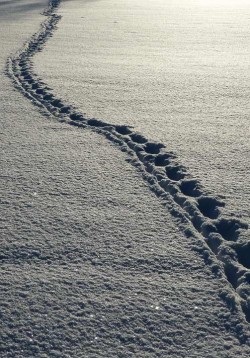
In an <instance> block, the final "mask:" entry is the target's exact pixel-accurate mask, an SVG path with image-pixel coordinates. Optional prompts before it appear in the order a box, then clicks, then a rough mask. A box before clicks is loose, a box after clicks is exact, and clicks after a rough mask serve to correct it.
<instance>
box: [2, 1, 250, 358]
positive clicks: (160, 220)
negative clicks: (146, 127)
mask: <svg viewBox="0 0 250 358" xmlns="http://www.w3.org/2000/svg"><path fill="white" fill-rule="evenodd" d="M94 3H96V4H98V3H99V5H102V3H106V1H105V2H88V1H87V2H84V4H85V6H86V8H88V6H90V7H91V6H93V4H94ZM17 4H18V5H17ZM74 4H75V10H74V11H75V12H78V10H79V9H78V5H79V2H77V1H75V2H74V1H72V2H65V6H68V5H69V6H73V5H74ZM45 5H46V2H45V1H39V2H36V4H35V6H34V3H33V2H32V1H29V0H25V1H23V0H22V1H19V2H18V3H17V2H15V1H8V2H6V1H0V6H1V12H0V21H1V24H0V26H1V28H2V29H3V31H0V40H1V44H2V45H1V54H0V65H1V68H2V71H1V73H0V80H1V89H0V105H1V116H0V121H1V134H0V135H1V141H0V146H1V149H0V150H1V168H2V173H1V181H0V191H1V206H0V210H1V213H0V217H1V224H0V225H1V270H2V276H1V285H2V289H1V292H2V295H1V300H2V303H1V325H2V328H1V332H2V348H1V356H2V357H3V358H5V357H6V358H7V357H25V358H26V357H34V356H36V357H134V356H137V357H158V356H162V357H165V356H171V357H187V356H188V357H210V356H211V357H248V356H249V353H250V349H249V324H248V323H247V322H246V320H245V318H246V316H245V315H244V313H243V311H242V309H241V306H240V304H239V300H240V297H242V296H241V295H240V296H239V295H238V294H237V293H236V290H234V288H233V287H232V286H230V284H229V283H228V279H227V278H226V276H225V274H224V271H223V268H222V263H221V262H223V260H222V261H221V262H220V261H218V259H217V258H216V257H215V255H214V254H213V253H212V251H211V250H209V249H208V246H206V243H205V238H204V236H203V235H202V232H200V231H199V230H197V229H195V228H194V227H193V225H192V224H191V222H190V220H189V219H187V215H188V213H189V215H191V216H192V215H193V211H192V210H193V206H192V205H191V204H192V201H190V199H189V198H188V196H190V195H188V196H186V202H187V203H189V205H187V206H188V207H187V208H186V206H183V207H181V206H180V204H179V203H178V200H177V201H176V200H174V199H177V197H178V198H179V196H175V194H176V192H175V191H173V192H171V190H170V189H171V188H172V190H173V186H172V184H171V183H170V182H168V181H167V179H166V177H165V179H163V180H164V183H165V186H166V187H167V188H168V190H169V191H168V192H164V190H163V193H164V197H162V196H160V197H159V196H157V195H155V193H161V194H162V192H161V191H160V189H159V188H158V187H154V186H153V185H151V184H150V182H152V179H154V178H155V177H154V175H153V174H152V175H149V173H148V172H147V171H146V168H147V165H148V164H147V163H148V162H147V160H146V159H145V158H144V154H143V153H144V152H146V151H148V152H149V153H148V154H150V152H154V151H156V154H151V155H155V162H156V163H158V164H160V163H162V162H163V161H165V160H168V159H169V157H168V156H167V155H166V154H165V155H163V156H162V154H157V152H158V149H159V145H158V144H152V143H150V142H148V141H146V142H144V143H141V145H142V150H141V149H140V150H139V152H140V153H141V154H138V153H139V152H136V148H135V143H136V142H134V140H135V138H136V139H137V140H138V136H136V135H135V133H133V132H131V133H130V134H129V136H130V138H131V140H130V142H131V143H129V142H125V138H126V134H125V135H124V134H123V133H124V131H125V132H126V131H127V129H128V128H127V127H113V128H112V129H111V130H110V132H109V131H108V129H106V132H105V130H103V129H102V127H98V126H99V125H102V123H99V122H96V121H93V120H92V122H91V121H87V122H86V121H80V122H79V121H78V119H79V118H81V117H79V116H81V115H82V114H79V115H75V117H74V119H73V120H72V119H69V118H68V117H67V115H66V114H65V115H64V116H63V115H61V114H60V113H59V111H58V109H57V110H55V107H54V106H53V105H50V103H52V102H51V99H48V100H44V101H43V102H42V100H41V96H40V95H39V93H37V92H34V91H32V90H31V88H30V86H28V85H27V83H28V82H27V81H29V80H30V78H29V77H28V76H29V73H30V74H31V75H32V70H30V68H29V67H27V68H26V69H25V70H21V71H25V74H24V77H22V75H20V72H18V71H17V70H16V69H17V67H15V63H14V62H13V63H14V65H13V66H12V65H11V64H10V63H9V62H8V63H9V65H10V67H8V69H9V70H11V69H13V70H14V72H12V73H11V72H9V75H11V76H12V77H11V78H12V80H10V79H9V78H7V77H6V75H5V73H4V68H5V64H6V61H7V58H8V56H9V55H10V54H14V53H15V51H16V50H18V49H19V48H20V47H21V46H22V44H23V42H24V41H25V40H27V39H28V38H30V36H31V35H32V34H33V33H35V32H36V31H38V30H39V24H40V23H41V21H43V18H44V16H42V15H41V11H42V8H44V7H45ZM20 9H22V11H20ZM64 9H65V14H66V13H67V12H68V10H66V8H64ZM71 11H72V10H71ZM65 14H64V15H65ZM71 15H72V13H71ZM62 20H63V19H62ZM62 20H61V22H59V23H58V25H57V26H58V27H59V28H58V32H59V30H60V26H63V25H62V24H63V23H62ZM73 29H74V28H72V30H73ZM46 31H47V28H45V35H46V34H47V32H46ZM48 34H49V32H48ZM53 36H56V32H53ZM52 41H53V38H51V39H50V42H48V44H46V46H45V47H44V48H43V49H42V52H39V54H37V55H36V56H37V57H36V65H37V63H39V61H38V58H39V56H43V53H46V58H47V59H46V61H43V60H41V62H42V64H41V67H42V66H45V67H46V64H47V63H48V62H49V61H51V63H52V62H53V61H55V57H57V60H59V58H58V56H57V52H56V51H51V52H50V55H49V52H48V51H49V46H52V45H51V44H52ZM58 41H59V40H58ZM60 41H61V42H63V41H65V40H64V37H62V38H61V40H60ZM60 41H59V42H60ZM76 44H77V41H76ZM47 45H48V50H46V49H47ZM53 46H54V48H55V49H56V44H54V45H53ZM50 48H51V47H50ZM28 51H29V50H28ZM32 51H33V50H31V54H32ZM46 51H47V52H46ZM67 51H68V50H67V48H66V49H65V50H63V51H62V52H61V55H62V57H63V55H66V59H67ZM27 53H28V54H29V53H30V52H26V53H25V56H27ZM68 55H69V53H68ZM12 58H14V59H15V55H13V56H12ZM41 58H42V57H41ZM28 62H29V61H28ZM18 63H20V61H19V62H18V61H17V64H18ZM17 64H16V66H18V65H17ZM22 66H23V67H21V68H24V66H26V65H22ZM59 70H60V71H59ZM62 70H63V69H62V68H59V69H58V71H55V72H54V76H51V74H49V72H48V74H47V76H45V77H46V78H45V80H46V81H47V79H48V84H49V85H50V86H51V87H52V88H53V89H54V92H55V93H56V83H57V77H58V79H59V78H63V76H64V74H63V73H62V72H61V71H62ZM73 73H74V71H73V70H72V76H74V75H73ZM39 75H40V73H39ZM32 76H33V75H32ZM61 76H62V77H61ZM41 77H42V80H44V78H43V76H41ZM19 80H20V82H19V84H17V81H19ZM75 80H76V78H75ZM72 81H73V77H72ZM36 83H37V84H39V86H40V87H39V88H40V89H43V88H44V86H43V85H42V84H41V81H40V80H38V79H36ZM13 84H15V85H16V86H18V89H19V91H17V90H16V89H15V88H14V86H13ZM40 84H41V85H40ZM26 85H27V86H26ZM65 86H66V83H65ZM21 90H22V91H21ZM45 92H46V93H45V95H46V94H47V93H48V92H49V90H48V89H46V90H45ZM73 92H74V91H73V87H72V93H73ZM22 94H25V95H26V97H28V98H25V97H23V95H22ZM39 96H40V97H39ZM74 96H75V97H74V99H75V100H77V96H78V95H77V93H74ZM59 97H62V101H63V103H66V104H69V105H70V104H71V101H70V98H69V97H68V96H66V97H65V99H64V98H63V96H62V92H61V91H59V90H58V95H56V98H59ZM32 102H36V103H37V104H39V105H40V108H38V107H35V106H33V104H32ZM42 105H43V107H41V106H42ZM80 109H81V108H80ZM48 110H51V111H52V113H54V115H51V114H50V115H49V112H48ZM70 111H72V109H71V107H70ZM70 113H71V112H70ZM45 114H46V116H45ZM71 115H72V113H71ZM62 119H64V120H65V122H61V123H60V121H62ZM108 120H109V118H107V120H106V121H107V122H109V121H108ZM69 124H73V125H69ZM98 128H99V129H98ZM143 134H144V133H143ZM142 141H143V137H140V142H142ZM128 143H129V144H128ZM127 144H128V145H130V147H129V146H128V147H126V145H127ZM120 148H121V149H122V151H121V150H120ZM160 150H163V149H160ZM136 153H137V154H138V157H137V154H136ZM139 157H141V158H142V160H141V161H139V159H140V158H139ZM171 160H172V159H171ZM131 163H132V164H134V165H131ZM171 163H172V162H171ZM171 163H170V164H168V165H170V167H168V171H170V170H171ZM156 169H157V168H156ZM156 169H154V170H156ZM179 169H181V168H180V167H179ZM157 170H158V169H157ZM196 184H197V188H196V191H198V190H199V188H198V183H196V182H195V185H196ZM188 187H189V186H188ZM150 188H151V189H152V190H150ZM185 188H186V187H185ZM162 189H163V188H162ZM162 189H161V190H162ZM189 189H190V188H189ZM190 190H191V189H190ZM193 190H194V189H192V190H191V191H192V193H194V191H193ZM184 191H185V189H184ZM188 192H189V190H188ZM202 193H203V189H202ZM167 194H168V195H167ZM189 194H190V192H189ZM183 195H186V194H183ZM196 199H197V200H198V199H201V197H200V196H198V197H197V198H194V199H192V200H196ZM185 208H186V209H185ZM185 210H186V211H185ZM195 210H196V209H195ZM199 215H200V214H199ZM204 220H205V221H206V222H207V220H208V222H210V221H209V220H210V219H209V218H207V219H204ZM218 220H219V219H218ZM220 223H221V221H218V225H219V224H220ZM226 223H227V224H228V223H230V221H228V220H227V221H226ZM223 227H224V226H223ZM213 235H219V234H218V233H217V234H215V233H213ZM207 237H210V238H212V236H209V235H207ZM218 237H219V236H218ZM219 239H221V238H219ZM213 242H214V241H213ZM234 244H235V245H238V241H237V240H236V241H235V242H234ZM239 248H242V245H240V244H239ZM220 254H221V255H222V256H223V252H222V251H220ZM223 257H224V258H225V257H227V258H228V256H223ZM231 262H232V260H229V263H231ZM241 270H242V269H241ZM232 277H233V278H234V279H235V278H236V275H235V274H232ZM241 278H242V277H241ZM243 283H244V285H245V284H246V282H245V281H244V280H243ZM241 289H242V290H243V287H242V286H241Z"/></svg>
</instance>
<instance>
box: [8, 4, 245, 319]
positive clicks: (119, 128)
mask: <svg viewBox="0 0 250 358" xmlns="http://www.w3.org/2000/svg"><path fill="white" fill-rule="evenodd" d="M59 4H60V0H50V3H49V6H48V8H47V10H46V11H45V12H44V15H45V16H47V19H46V20H45V21H44V22H43V23H42V24H41V29H40V31H39V32H38V33H37V34H34V35H33V36H32V37H31V39H30V40H29V41H28V42H27V43H26V44H25V45H24V46H23V48H22V49H21V50H20V51H19V52H18V53H17V54H16V55H15V56H13V57H11V58H9V59H8V61H7V74H8V75H9V77H10V78H11V79H12V80H13V82H14V83H15V86H16V87H17V88H18V89H19V91H21V92H22V93H23V94H24V95H25V96H26V97H27V98H28V99H29V100H31V101H32V102H33V103H34V104H36V105H37V106H39V107H40V108H41V109H42V110H43V111H45V112H46V113H50V114H52V115H53V116H54V117H57V118H58V120H60V121H64V122H67V123H69V124H71V125H75V126H78V127H83V128H84V127H88V128H91V129H92V130H94V131H95V132H97V133H100V134H102V135H104V136H106V138H107V139H109V140H110V141H112V142H113V143H116V144H117V145H118V146H119V147H120V148H121V150H122V151H126V152H127V154H128V156H129V157H130V161H131V163H132V164H133V165H135V166H137V167H140V168H141V171H142V173H143V177H144V178H145V179H146V180H147V181H148V183H149V186H150V188H151V189H152V190H153V191H154V192H155V193H156V194H157V195H159V196H162V197H164V196H166V194H168V196H169V194H170V195H171V197H172V198H173V200H174V202H175V203H177V205H178V209H173V211H172V215H175V216H176V217H178V218H182V219H183V220H186V219H188V220H189V222H190V223H192V224H193V226H194V228H195V229H196V230H197V231H198V232H199V233H200V234H201V235H203V237H204V239H205V241H206V243H207V245H208V246H209V248H210V249H211V250H212V252H213V253H214V254H215V255H216V256H217V258H218V259H219V260H220V261H221V262H222V264H223V266H224V270H225V275H226V277H227V278H228V281H229V282H230V283H231V284H232V286H233V287H234V288H235V290H236V292H238V294H239V296H240V298H241V304H242V309H243V311H244V313H245V316H246V319H248V321H249V322H250V299H249V296H248V297H246V295H245V293H244V294H243V293H242V292H243V290H240V289H239V287H241V286H242V285H243V284H245V285H248V286H249V285H250V283H249V282H248V281H247V279H245V281H244V277H248V276H246V275H245V276H244V275H242V274H241V273H242V272H243V273H244V272H248V273H249V275H250V272H249V269H250V258H249V257H250V243H249V242H246V241H244V240H243V239H240V232H241V231H242V230H246V229H247V225H246V224H245V223H243V222H241V221H240V220H238V219H235V218H231V219H227V218H223V217H220V215H221V212H220V210H221V207H223V206H224V205H225V204H224V203H223V202H221V201H220V200H218V199H216V198H214V197H210V196H208V195H207V193H206V192H205V191H204V190H203V188H202V186H201V185H200V183H199V182H198V180H196V179H194V178H192V177H191V175H190V174H189V173H188V171H187V170H186V169H185V168H184V167H183V166H181V165H180V164H179V163H178V162H177V159H176V156H175V154H174V153H172V152H167V150H166V149H165V146H164V145H163V144H162V143H155V142H150V141H148V140H147V139H146V138H145V137H144V136H143V135H141V134H139V133H137V132H135V131H133V129H132V128H131V127H129V126H126V125H112V124H110V123H106V122H104V121H101V120H99V119H95V118H92V119H86V118H85V116H84V115H83V114H82V113H80V112H78V111H77V110H75V109H74V108H73V107H72V106H70V105H68V104H67V103H64V101H63V100H62V99H60V98H56V96H55V95H54V94H52V93H51V92H50V91H51V89H50V88H49V87H48V86H46V84H45V83H43V81H42V80H41V79H39V78H38V77H37V76H36V74H35V73H34V72H33V70H32V56H33V55H34V54H35V53H37V52H38V51H41V50H42V49H43V46H44V44H45V43H46V41H47V40H48V39H49V38H50V37H51V36H52V34H53V32H54V30H55V29H56V25H57V23H58V21H59V20H60V16H58V15H56V13H55V10H56V8H57V7H58V6H59ZM249 291H250V290H249ZM244 292H245V291H244Z"/></svg>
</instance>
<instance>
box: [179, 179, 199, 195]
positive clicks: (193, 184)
mask: <svg viewBox="0 0 250 358" xmlns="http://www.w3.org/2000/svg"><path fill="white" fill-rule="evenodd" d="M179 186H180V189H181V192H182V193H183V194H184V195H187V196H191V197H198V196H200V195H201V194H202V192H201V190H200V184H199V182H198V180H196V179H184V180H183V181H182V182H181V183H180V185H179Z"/></svg>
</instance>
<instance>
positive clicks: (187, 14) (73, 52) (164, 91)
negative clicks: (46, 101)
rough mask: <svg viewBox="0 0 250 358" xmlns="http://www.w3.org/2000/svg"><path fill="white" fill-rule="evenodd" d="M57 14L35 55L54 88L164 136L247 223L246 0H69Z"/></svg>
mask: <svg viewBox="0 0 250 358" xmlns="http://www.w3.org/2000/svg"><path fill="white" fill-rule="evenodd" d="M59 14H61V15H62V16H63V18H62V20H61V23H60V26H59V29H58V31H56V33H55V35H54V37H53V38H52V39H51V41H49V42H48V44H47V45H46V48H45V49H44V51H43V52H42V53H41V54H39V55H38V56H37V58H35V59H34V63H35V70H36V72H37V73H38V74H39V75H41V77H42V78H43V79H45V81H46V82H47V83H49V84H51V86H52V88H53V89H54V91H55V93H56V94H57V95H58V96H61V97H62V98H63V99H65V100H67V101H68V103H71V104H72V103H74V104H76V106H77V107H78V108H79V109H80V110H81V111H82V112H86V114H87V116H90V117H95V118H99V119H103V120H105V121H106V122H108V123H118V124H129V125H133V126H134V127H135V129H136V130H138V131H139V132H140V133H142V134H144V135H145V136H146V137H147V138H148V139H150V140H156V141H159V142H161V143H164V144H166V146H167V148H168V150H173V151H174V152H175V153H176V154H177V155H178V158H179V160H180V162H181V163H182V164H183V165H184V166H186V167H187V168H188V169H189V172H190V173H192V175H193V176H194V177H197V178H198V179H199V180H200V181H201V183H202V184H203V186H204V187H205V188H206V191H207V192H210V193H212V194H213V195H222V196H223V197H224V198H225V202H226V204H227V205H226V208H225V209H224V214H225V215H226V216H228V217H230V216H231V215H234V216H236V217H238V218H242V219H244V220H245V221H247V222H248V224H250V221H249V217H250V206H249V203H250V186H249V183H250V181H249V176H250V167H249V163H250V139H249V134H250V133H249V112H250V106H249V93H250V92H249V81H250V72H249V68H250V45H249V43H250V42H249V16H250V5H249V2H248V1H245V0H240V1H239V0H232V1H228V0H217V1H215V0H213V1H205V0H190V1H183V0H178V1H170V0H150V1H144V0H126V1H115V0H105V1H87V2H86V1H80V0H74V1H65V2H64V1H63V2H62V5H61V8H60V10H59ZM52 52H53V54H54V56H53V58H51V54H52Z"/></svg>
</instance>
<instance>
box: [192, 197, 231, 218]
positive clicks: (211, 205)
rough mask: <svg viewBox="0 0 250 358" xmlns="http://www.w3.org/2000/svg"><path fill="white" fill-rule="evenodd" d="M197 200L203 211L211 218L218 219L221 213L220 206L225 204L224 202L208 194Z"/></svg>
mask: <svg viewBox="0 0 250 358" xmlns="http://www.w3.org/2000/svg"><path fill="white" fill-rule="evenodd" d="M197 202H198V208H199V210H200V211H201V213H202V214H203V215H204V216H206V217H207V218H210V219H216V218H217V217H218V216H219V214H220V209H219V207H223V206H225V204H224V203H223V202H221V201H219V200H217V199H216V198H212V197H208V196H203V197H201V198H199V199H198V200H197Z"/></svg>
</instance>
